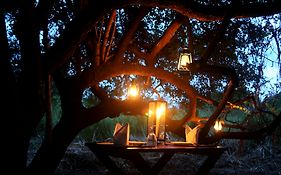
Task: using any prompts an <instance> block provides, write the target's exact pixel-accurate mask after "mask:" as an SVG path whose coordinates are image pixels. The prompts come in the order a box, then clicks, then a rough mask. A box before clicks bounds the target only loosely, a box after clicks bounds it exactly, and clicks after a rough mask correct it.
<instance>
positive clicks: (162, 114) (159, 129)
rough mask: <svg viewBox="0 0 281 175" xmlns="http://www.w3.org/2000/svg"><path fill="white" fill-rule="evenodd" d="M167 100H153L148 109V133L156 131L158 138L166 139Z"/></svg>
mask: <svg viewBox="0 0 281 175" xmlns="http://www.w3.org/2000/svg"><path fill="white" fill-rule="evenodd" d="M166 108H167V102H165V101H151V102H149V111H148V121H147V127H148V134H149V133H151V132H153V133H155V135H156V137H157V140H159V141H164V140H165V128H166V124H165V120H166Z"/></svg>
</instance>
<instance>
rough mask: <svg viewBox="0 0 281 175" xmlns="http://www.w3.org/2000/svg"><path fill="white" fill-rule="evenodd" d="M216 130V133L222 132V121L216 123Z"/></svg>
mask: <svg viewBox="0 0 281 175" xmlns="http://www.w3.org/2000/svg"><path fill="white" fill-rule="evenodd" d="M214 129H215V130H216V131H220V130H222V122H221V121H216V123H215V125H214Z"/></svg>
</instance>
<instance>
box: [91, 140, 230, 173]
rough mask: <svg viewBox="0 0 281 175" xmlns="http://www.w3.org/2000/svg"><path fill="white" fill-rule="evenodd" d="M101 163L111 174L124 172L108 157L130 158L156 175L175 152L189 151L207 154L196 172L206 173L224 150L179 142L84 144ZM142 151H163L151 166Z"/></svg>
mask: <svg viewBox="0 0 281 175" xmlns="http://www.w3.org/2000/svg"><path fill="white" fill-rule="evenodd" d="M85 145H86V146H87V147H88V148H89V149H90V150H91V151H92V152H93V153H94V154H95V155H96V156H97V157H98V159H99V160H100V161H102V162H103V164H104V165H105V166H106V167H107V168H108V169H109V170H110V172H111V173H112V174H118V175H120V174H124V172H122V170H120V168H119V167H118V166H117V165H116V164H115V162H114V161H113V160H112V159H111V158H110V156H113V157H120V158H124V159H127V160H130V161H131V162H132V163H133V164H134V166H135V167H136V168H137V169H138V170H139V171H140V172H141V173H142V174H145V175H150V174H151V175H156V174H158V173H159V172H160V171H161V169H162V168H163V167H164V166H165V164H166V163H167V162H168V161H169V160H170V159H171V158H172V157H173V155H174V154H175V153H190V154H199V155H206V156H208V157H207V159H206V160H205V161H204V163H203V164H202V165H201V167H200V168H199V169H198V171H197V173H196V174H198V175H199V174H200V175H202V174H208V172H209V171H210V170H211V169H212V168H213V166H214V165H215V163H216V162H217V160H218V159H219V158H220V156H221V155H222V153H223V152H224V151H225V150H226V148H225V147H222V146H208V145H200V146H194V145H191V144H190V145H185V144H182V145H179V144H159V145H157V146H156V147H150V146H135V145H133V146H126V147H120V146H116V145H114V144H113V143H111V142H97V143H95V142H91V143H86V144H85ZM143 152H159V153H163V155H162V157H161V158H160V159H159V160H158V161H157V162H156V164H154V166H151V165H150V164H149V163H148V162H147V161H146V160H145V159H144V158H143V157H142V156H141V155H140V153H143Z"/></svg>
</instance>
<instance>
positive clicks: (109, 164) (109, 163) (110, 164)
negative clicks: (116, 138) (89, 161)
mask: <svg viewBox="0 0 281 175" xmlns="http://www.w3.org/2000/svg"><path fill="white" fill-rule="evenodd" d="M94 154H95V155H96V156H97V157H98V159H99V160H100V161H101V162H102V163H103V164H104V165H105V167H106V168H107V169H108V170H109V171H110V172H111V174H116V175H122V174H124V173H123V172H122V171H121V170H120V169H119V167H118V166H117V165H116V164H115V162H114V161H113V160H112V159H111V158H110V157H109V154H107V153H105V152H103V151H101V150H96V151H94Z"/></svg>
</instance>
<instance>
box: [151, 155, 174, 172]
mask: <svg viewBox="0 0 281 175" xmlns="http://www.w3.org/2000/svg"><path fill="white" fill-rule="evenodd" d="M173 155H174V153H164V154H163V155H162V157H160V159H159V160H158V162H156V164H155V165H154V166H153V167H152V172H153V173H154V174H158V173H159V172H160V171H161V170H162V168H163V167H164V165H165V164H166V163H167V162H168V161H169V160H170V159H171V158H172V157H173Z"/></svg>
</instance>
